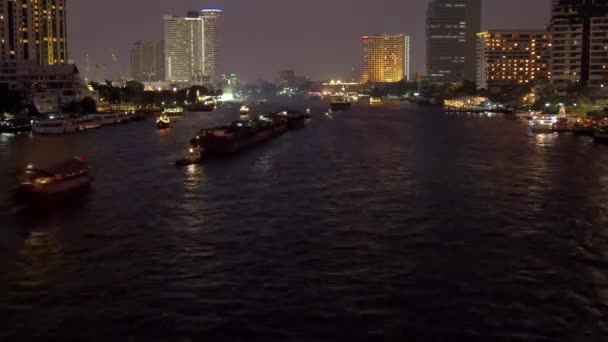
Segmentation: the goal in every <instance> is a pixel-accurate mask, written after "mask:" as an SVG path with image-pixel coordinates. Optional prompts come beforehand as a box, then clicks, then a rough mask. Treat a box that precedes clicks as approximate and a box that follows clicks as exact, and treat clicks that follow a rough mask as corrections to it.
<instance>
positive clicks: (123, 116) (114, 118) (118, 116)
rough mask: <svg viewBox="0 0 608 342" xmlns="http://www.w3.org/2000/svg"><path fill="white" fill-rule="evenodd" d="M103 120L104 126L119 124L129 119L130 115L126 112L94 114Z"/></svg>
mask: <svg viewBox="0 0 608 342" xmlns="http://www.w3.org/2000/svg"><path fill="white" fill-rule="evenodd" d="M93 116H94V117H96V118H98V119H99V120H100V121H101V125H102V126H111V125H119V124H122V123H125V122H127V121H128V120H129V115H128V114H127V113H125V112H110V113H98V114H93Z"/></svg>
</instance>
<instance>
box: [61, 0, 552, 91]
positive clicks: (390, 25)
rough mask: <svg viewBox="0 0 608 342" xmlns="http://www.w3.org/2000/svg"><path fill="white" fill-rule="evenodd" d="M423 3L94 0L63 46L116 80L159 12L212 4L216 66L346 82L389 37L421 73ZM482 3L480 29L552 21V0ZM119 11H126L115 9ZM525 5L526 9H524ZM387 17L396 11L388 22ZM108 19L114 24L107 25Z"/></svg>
mask: <svg viewBox="0 0 608 342" xmlns="http://www.w3.org/2000/svg"><path fill="white" fill-rule="evenodd" d="M428 2H429V1H419V0H416V1H396V0H385V4H384V6H378V7H374V8H368V7H365V6H364V2H363V1H358V0H357V1H354V2H353V1H349V2H348V3H346V2H332V3H330V4H325V5H324V6H323V7H320V5H321V3H322V2H321V1H320V0H311V1H308V2H306V3H291V2H290V3H289V4H286V3H282V2H280V1H277V0H265V1H264V3H263V4H250V3H248V2H243V1H239V0H224V1H218V0H214V1H193V0H179V1H156V3H157V4H158V5H157V6H150V5H149V4H150V1H145V2H144V1H142V0H133V1H129V3H126V4H125V3H123V2H120V1H118V0H107V1H105V2H104V3H103V4H101V3H98V2H95V1H92V0H80V1H70V2H68V5H67V6H68V11H67V13H68V21H69V26H68V37H69V42H68V48H69V51H70V58H72V59H73V60H74V61H75V62H76V63H77V64H78V65H79V67H80V68H81V69H83V68H84V61H85V56H86V54H87V53H88V54H89V58H90V63H91V64H93V65H94V64H104V65H106V70H107V72H106V73H107V74H108V75H107V76H111V77H112V78H115V77H116V75H118V74H119V73H121V74H123V75H125V74H127V72H128V69H129V50H130V48H131V46H132V44H133V42H135V41H138V40H154V39H162V35H163V24H162V16H163V15H166V14H175V15H182V14H183V13H186V12H187V11H189V10H200V9H203V8H207V7H210V8H220V9H222V10H224V12H225V15H224V17H223V19H222V28H221V33H222V46H221V53H220V56H221V60H220V63H219V69H220V71H221V72H231V73H232V72H234V73H237V74H238V75H239V78H241V79H244V80H247V81H255V80H256V79H259V78H264V79H274V78H275V77H276V74H277V71H278V70H279V69H294V70H296V71H297V72H298V74H301V75H307V76H310V77H312V78H313V79H329V78H344V77H348V76H349V75H351V74H352V68H353V67H355V68H359V66H360V36H361V35H364V34H374V33H390V32H403V33H404V34H406V35H409V36H410V37H411V39H412V42H411V43H412V67H411V70H412V73H415V72H424V71H425V68H426V61H425V59H426V45H425V40H426V26H425V17H426V8H427V6H428ZM483 2H484V4H483V17H482V30H485V29H504V28H513V27H522V28H525V29H543V28H544V27H545V25H546V24H548V23H549V14H550V7H549V3H550V0H542V1H538V2H536V1H535V2H533V3H530V2H529V1H524V0H514V1H503V0H484V1H483ZM316 5H319V6H316ZM345 5H346V6H345ZM119 7H121V8H123V10H122V11H115V8H119ZM524 7H525V8H526V11H521V8H524ZM268 8H271V9H272V10H267V9H268ZM318 8H323V12H322V13H318V12H319V11H318ZM88 13H96V15H95V16H90V15H89V14H88ZM104 13H107V15H104ZM296 13H297V15H296ZM392 13H399V14H394V15H391V16H389V17H387V15H388V14H392ZM110 15H111V16H112V17H114V19H113V20H112V21H111V22H110V24H108V20H107V17H108V16H110ZM313 18H314V20H313ZM102 26H103V29H101V28H102ZM278 28H280V29H278ZM302 28H305V29H302ZM277 42H281V44H277ZM110 52H114V53H115V54H116V55H117V56H118V63H114V62H113V59H112V56H111V53H110Z"/></svg>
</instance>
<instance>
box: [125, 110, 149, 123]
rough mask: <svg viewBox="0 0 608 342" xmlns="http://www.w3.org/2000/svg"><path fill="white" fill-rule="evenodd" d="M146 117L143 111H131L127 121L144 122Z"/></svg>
mask: <svg viewBox="0 0 608 342" xmlns="http://www.w3.org/2000/svg"><path fill="white" fill-rule="evenodd" d="M145 120H146V115H145V112H144V111H140V110H137V111H132V112H131V113H129V121H145Z"/></svg>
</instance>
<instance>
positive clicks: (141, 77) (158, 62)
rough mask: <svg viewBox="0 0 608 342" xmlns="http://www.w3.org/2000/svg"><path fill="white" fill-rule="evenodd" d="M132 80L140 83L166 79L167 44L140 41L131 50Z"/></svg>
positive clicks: (154, 41) (156, 41)
mask: <svg viewBox="0 0 608 342" xmlns="http://www.w3.org/2000/svg"><path fill="white" fill-rule="evenodd" d="M131 78H132V79H133V80H135V81H138V82H159V81H164V79H165V42H164V41H162V40H152V41H139V42H136V43H135V44H133V47H132V48H131Z"/></svg>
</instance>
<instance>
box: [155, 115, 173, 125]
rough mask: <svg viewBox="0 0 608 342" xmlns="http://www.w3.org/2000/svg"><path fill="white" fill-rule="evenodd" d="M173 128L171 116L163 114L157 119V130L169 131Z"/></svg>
mask: <svg viewBox="0 0 608 342" xmlns="http://www.w3.org/2000/svg"><path fill="white" fill-rule="evenodd" d="M170 127H171V118H169V115H167V114H165V113H163V114H161V115H159V116H158V118H156V128H158V129H167V128H170Z"/></svg>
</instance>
